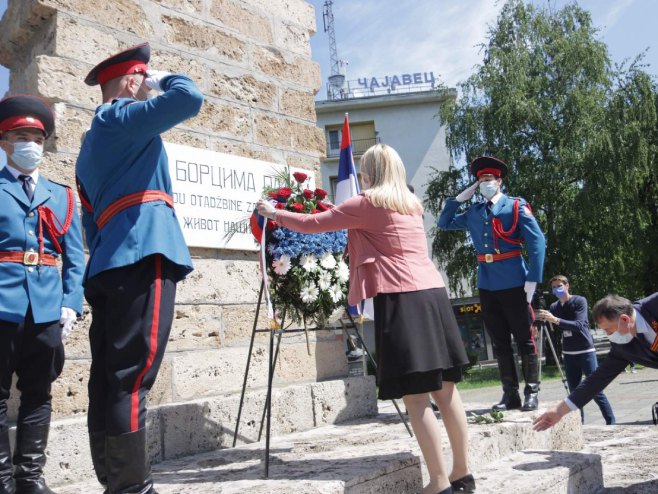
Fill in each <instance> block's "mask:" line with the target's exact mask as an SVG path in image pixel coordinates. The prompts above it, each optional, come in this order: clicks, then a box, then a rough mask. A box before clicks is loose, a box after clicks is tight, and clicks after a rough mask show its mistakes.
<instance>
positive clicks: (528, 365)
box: [521, 354, 539, 412]
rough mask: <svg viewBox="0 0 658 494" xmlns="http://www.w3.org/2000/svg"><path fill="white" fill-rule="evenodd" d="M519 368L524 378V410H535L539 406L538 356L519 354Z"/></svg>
mask: <svg viewBox="0 0 658 494" xmlns="http://www.w3.org/2000/svg"><path fill="white" fill-rule="evenodd" d="M521 368H522V369H523V378H524V379H525V389H524V390H523V394H524V396H525V400H524V401H523V408H521V410H523V411H524V412H530V411H532V410H537V408H538V407H539V358H538V357H537V354H533V355H521Z"/></svg>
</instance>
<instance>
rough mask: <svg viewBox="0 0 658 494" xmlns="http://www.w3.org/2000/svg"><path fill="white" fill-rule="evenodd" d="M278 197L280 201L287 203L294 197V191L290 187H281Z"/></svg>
mask: <svg viewBox="0 0 658 494" xmlns="http://www.w3.org/2000/svg"><path fill="white" fill-rule="evenodd" d="M276 195H277V198H278V200H279V201H281V202H285V201H287V200H288V198H289V197H290V196H291V195H292V189H291V188H290V187H281V188H280V189H279V190H278V191H277V193H276Z"/></svg>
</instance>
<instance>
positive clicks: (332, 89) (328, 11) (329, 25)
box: [322, 0, 347, 100]
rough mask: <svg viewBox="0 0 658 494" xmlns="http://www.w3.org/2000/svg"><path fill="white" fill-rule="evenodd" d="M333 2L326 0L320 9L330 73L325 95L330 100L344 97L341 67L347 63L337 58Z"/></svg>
mask: <svg viewBox="0 0 658 494" xmlns="http://www.w3.org/2000/svg"><path fill="white" fill-rule="evenodd" d="M333 3H334V2H332V1H331V0H326V1H325V2H324V6H323V10H322V20H323V21H324V32H325V33H327V36H329V60H330V62H331V75H330V76H329V84H328V85H327V97H328V98H329V99H332V100H333V99H341V98H342V97H344V92H343V91H342V89H343V86H344V84H345V73H344V71H341V69H342V68H343V67H344V66H345V65H346V64H347V62H345V61H344V60H339V59H338V50H337V49H336V30H335V29H334V13H333V10H332V8H331V7H332V5H333Z"/></svg>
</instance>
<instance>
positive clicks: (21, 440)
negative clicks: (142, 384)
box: [0, 95, 85, 494]
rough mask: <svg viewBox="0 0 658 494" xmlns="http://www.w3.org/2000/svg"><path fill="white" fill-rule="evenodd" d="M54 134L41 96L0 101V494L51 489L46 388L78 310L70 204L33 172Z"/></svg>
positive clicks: (77, 256)
mask: <svg viewBox="0 0 658 494" xmlns="http://www.w3.org/2000/svg"><path fill="white" fill-rule="evenodd" d="M54 128H55V123H54V118H53V114H52V111H51V110H50V107H49V106H48V105H47V104H46V103H45V102H44V101H42V100H41V99H39V98H37V97H34V96H28V95H19V96H10V97H8V98H5V99H3V100H2V101H0V148H2V149H3V151H4V152H5V153H6V155H7V166H6V167H5V168H3V169H2V170H1V171H0V194H1V195H2V208H0V232H2V234H1V235H0V494H13V493H14V492H16V493H18V494H33V493H35V494H36V493H39V494H40V493H46V494H47V493H52V492H53V491H51V490H50V489H49V488H48V486H47V485H46V481H45V480H44V478H43V468H44V465H45V464H46V453H45V450H46V444H47V442H48V430H49V428H50V415H51V411H52V397H51V395H50V388H51V384H52V382H53V381H54V380H55V379H57V377H58V376H59V375H60V373H61V372H62V368H63V366H64V345H63V344H62V338H63V337H65V336H66V335H67V334H68V333H69V331H71V328H72V327H73V324H74V323H75V320H76V318H77V316H79V315H81V313H82V275H83V272H84V262H85V259H84V251H83V248H82V237H81V234H80V220H79V219H78V215H77V212H76V207H75V198H74V196H73V192H72V191H71V189H70V188H69V187H66V186H64V185H60V184H58V183H55V182H52V181H50V180H48V179H47V178H46V177H44V176H43V175H41V174H40V172H39V165H40V163H41V157H42V153H43V146H44V142H45V141H46V139H47V138H48V137H49V136H50V135H51V134H52V133H53V130H54ZM59 260H61V265H62V272H61V276H60V273H59V269H58V267H57V264H58V261H59ZM13 373H16V376H17V378H18V380H17V382H16V387H17V388H18V390H19V391H20V392H21V396H20V406H19V409H18V418H17V421H16V443H15V448H14V456H13V474H12V457H11V452H10V448H9V433H8V423H7V399H8V398H9V392H10V389H11V381H12V374H13Z"/></svg>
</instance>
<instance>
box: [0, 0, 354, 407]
mask: <svg viewBox="0 0 658 494" xmlns="http://www.w3.org/2000/svg"><path fill="white" fill-rule="evenodd" d="M315 28H316V26H315V13H314V9H313V7H312V6H311V5H310V4H308V3H307V2H305V1H303V0H113V1H111V2H93V1H89V0H9V2H8V8H7V11H6V12H5V14H4V17H3V18H2V21H1V22H0V64H2V65H4V66H6V67H8V68H9V69H10V74H11V75H10V93H11V94H16V93H31V94H37V95H40V96H42V97H43V98H45V99H46V100H48V101H49V102H51V103H52V104H53V107H54V110H55V113H56V127H57V128H56V132H55V135H54V136H53V137H52V138H51V139H49V142H48V143H47V147H46V151H47V154H46V157H45V161H44V164H43V165H42V172H43V173H44V174H45V175H46V176H48V177H50V178H52V179H54V180H56V181H60V182H63V183H66V184H69V185H72V184H73V182H74V167H75V160H76V158H77V153H78V150H79V146H80V139H81V136H82V133H83V132H84V130H85V129H86V128H87V126H88V125H89V122H90V121H91V118H92V116H93V113H94V109H95V108H96V106H97V105H98V104H99V103H100V96H101V94H100V90H99V88H98V87H93V88H90V87H88V86H86V85H85V84H84V83H83V79H84V77H85V75H86V74H87V72H88V71H89V70H90V69H91V68H92V67H93V66H94V65H95V64H96V63H98V62H99V61H101V60H102V59H103V58H105V57H107V56H109V55H111V54H113V53H115V52H118V51H120V50H122V49H125V48H127V47H129V46H132V45H135V44H137V43H141V42H143V41H149V42H150V43H151V47H152V60H151V63H150V66H151V67H152V68H154V69H160V70H167V71H172V72H182V73H186V74H188V75H189V76H190V77H191V78H193V79H194V80H195V81H196V82H197V83H198V84H199V86H200V87H201V89H202V91H203V92H204V94H205V96H206V101H205V103H204V106H203V109H202V111H201V112H200V114H199V115H198V116H197V117H195V118H194V119H191V120H189V121H187V122H184V123H183V124H182V125H180V126H178V127H177V128H175V129H173V130H171V131H169V132H167V133H166V134H165V135H164V136H163V137H164V139H165V140H166V141H168V142H173V143H178V144H183V145H188V146H194V147H198V148H203V149H211V150H214V151H219V152H223V153H232V154H236V155H240V156H246V157H252V158H257V159H261V160H266V161H270V162H274V163H281V164H283V163H289V164H290V165H293V166H297V167H302V168H307V169H313V170H315V171H316V172H318V171H319V162H320V159H321V158H322V154H323V153H324V149H325V144H324V137H323V133H322V131H321V130H320V129H319V128H317V127H316V116H315V111H314V104H313V97H314V94H315V93H316V92H317V91H318V90H319V88H320V86H321V81H320V70H319V67H318V65H317V64H316V63H315V62H313V61H312V60H311V55H310V44H309V38H310V36H311V35H312V34H313V33H314V31H315ZM318 176H319V173H318ZM192 254H193V258H194V261H195V265H196V271H194V272H193V273H192V275H191V276H190V277H189V278H188V279H187V280H186V281H184V282H183V283H181V284H180V285H179V288H178V297H177V307H176V315H175V322H174V327H173V330H172V335H171V338H170V341H169V347H168V351H167V354H166V357H165V360H164V363H163V367H162V370H161V372H160V375H159V377H158V380H157V382H156V384H155V387H154V389H153V391H152V393H151V396H150V401H151V404H152V405H154V404H165V403H177V402H183V401H187V400H193V399H201V398H206V397H210V396H218V395H225V394H227V393H234V392H237V391H239V390H240V388H241V385H242V375H243V372H244V366H245V362H246V358H247V351H248V344H249V338H250V336H251V331H252V323H253V317H254V315H255V305H256V301H257V298H258V288H259V285H260V278H259V272H258V266H257V258H256V254H255V253H250V252H237V251H227V250H212V249H192ZM87 312H88V310H87ZM261 316H263V312H262V311H261ZM90 319H91V316H90V314H89V313H85V315H84V317H83V320H82V321H81V322H79V323H78V325H77V327H76V329H75V332H74V333H73V335H72V336H71V337H70V338H69V340H68V341H67V343H66V352H67V363H66V366H65V369H64V373H63V375H62V377H61V378H60V379H59V380H58V381H57V382H56V383H55V385H54V388H53V395H54V397H55V399H54V411H55V416H56V417H64V416H70V415H75V414H82V413H85V412H86V406H87V403H86V402H87V394H86V383H87V372H88V369H89V364H90V355H89V349H88V342H87V330H88V327H89V323H90ZM262 319H263V318H262V317H261V321H260V327H266V326H265V325H264V323H265V321H264V320H262ZM266 343H267V337H266V336H260V335H259V337H258V338H257V341H256V348H255V350H254V357H253V359H252V362H253V364H252V368H251V370H250V380H249V385H250V387H252V388H256V387H259V386H263V385H265V384H266V374H267V373H266V368H267V350H266ZM311 348H312V355H310V356H309V355H307V352H306V342H305V341H304V339H303V337H302V336H299V335H297V336H292V337H286V338H284V340H283V345H282V350H281V355H280V362H279V364H278V366H277V371H276V378H277V381H276V384H277V385H279V386H282V385H287V384H290V383H295V382H301V381H321V380H327V379H332V378H340V377H344V376H346V375H347V363H346V360H345V355H344V349H343V342H342V337H341V335H340V333H334V332H318V333H312V335H311ZM15 394H16V393H14V395H15ZM11 408H12V409H13V410H14V411H15V402H14V403H13V405H12V407H11Z"/></svg>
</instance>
